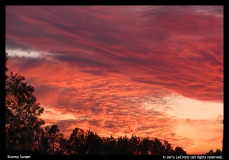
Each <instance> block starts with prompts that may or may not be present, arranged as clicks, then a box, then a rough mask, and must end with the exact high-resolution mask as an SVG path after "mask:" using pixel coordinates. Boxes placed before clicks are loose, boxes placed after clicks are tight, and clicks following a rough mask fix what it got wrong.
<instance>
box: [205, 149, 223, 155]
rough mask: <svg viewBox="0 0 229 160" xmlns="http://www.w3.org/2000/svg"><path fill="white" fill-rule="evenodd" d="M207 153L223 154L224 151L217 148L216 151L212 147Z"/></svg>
mask: <svg viewBox="0 0 229 160" xmlns="http://www.w3.org/2000/svg"><path fill="white" fill-rule="evenodd" d="M206 155H222V152H221V150H220V149H216V151H215V152H214V151H213V150H212V149H211V150H210V151H209V152H207V153H206Z"/></svg>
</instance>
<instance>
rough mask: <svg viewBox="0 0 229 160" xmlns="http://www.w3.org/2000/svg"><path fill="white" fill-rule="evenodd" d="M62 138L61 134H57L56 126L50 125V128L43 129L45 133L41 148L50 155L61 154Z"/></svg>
mask: <svg viewBox="0 0 229 160" xmlns="http://www.w3.org/2000/svg"><path fill="white" fill-rule="evenodd" d="M62 138H63V134H62V133H59V129H58V126H57V125H52V126H51V127H49V126H46V127H45V133H44V136H43V138H42V139H43V146H44V149H45V150H47V151H48V152H49V153H51V154H59V153H61V150H60V148H61V147H60V144H61V140H62Z"/></svg>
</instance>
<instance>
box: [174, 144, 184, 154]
mask: <svg viewBox="0 0 229 160" xmlns="http://www.w3.org/2000/svg"><path fill="white" fill-rule="evenodd" d="M174 154H176V155H187V153H186V152H185V151H184V150H183V148H181V147H178V146H177V147H176V148H175V151H174Z"/></svg>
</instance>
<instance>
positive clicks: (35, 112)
mask: <svg viewBox="0 0 229 160" xmlns="http://www.w3.org/2000/svg"><path fill="white" fill-rule="evenodd" d="M5 62H7V53H6V61H5ZM5 70H6V71H7V70H8V69H7V68H5ZM5 79H6V84H5V89H6V95H5V146H6V152H26V153H39V154H52V155H53V154H63V155H82V154H89V155H95V154H101V155H116V154H119V155H120V154H125V155H163V154H166V155H186V154H187V153H186V152H185V151H184V150H183V149H182V148H181V147H178V146H177V147H176V148H175V149H173V148H172V146H171V144H170V143H168V141H163V142H161V141H160V140H159V139H157V138H155V139H149V138H143V139H140V138H139V137H137V136H135V135H132V137H130V138H128V137H127V136H124V137H118V138H114V137H112V136H110V137H107V138H105V137H102V138H101V137H99V136H98V135H97V134H96V133H94V132H92V131H90V130H88V131H84V130H82V129H80V128H75V129H74V130H73V132H72V134H71V135H70V137H69V138H64V135H63V134H62V133H61V132H60V130H59V129H58V126H57V125H51V126H46V127H44V128H42V125H44V124H45V122H44V121H43V120H42V119H40V118H39V116H40V115H41V114H42V113H43V111H44V108H42V107H41V106H40V104H39V103H37V102H36V97H35V96H34V95H33V92H34V87H32V86H30V85H27V83H25V82H24V80H25V78H24V77H23V76H20V75H18V74H13V73H12V72H11V73H10V75H9V76H7V75H6V78H5ZM213 153H214V152H213Z"/></svg>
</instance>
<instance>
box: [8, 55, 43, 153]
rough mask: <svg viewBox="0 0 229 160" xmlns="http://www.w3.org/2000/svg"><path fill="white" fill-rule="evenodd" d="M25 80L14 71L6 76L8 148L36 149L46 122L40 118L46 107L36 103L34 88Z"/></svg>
mask: <svg viewBox="0 0 229 160" xmlns="http://www.w3.org/2000/svg"><path fill="white" fill-rule="evenodd" d="M6 60H7V57H6ZM6 70H7V69H6ZM23 80H25V78H24V77H23V76H20V75H17V74H15V75H14V74H13V73H12V72H11V73H10V76H7V77H6V84H5V133H6V137H5V140H6V150H23V151H32V150H34V149H35V148H36V144H37V143H38V142H37V140H38V139H39V138H38V137H39V134H40V132H41V128H40V126H41V125H43V124H44V121H43V120H41V119H39V118H38V116H40V114H41V113H42V112H43V110H44V109H43V108H41V107H40V106H39V104H38V103H36V97H34V96H33V92H34V88H33V87H32V86H30V85H27V83H25V82H23Z"/></svg>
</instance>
